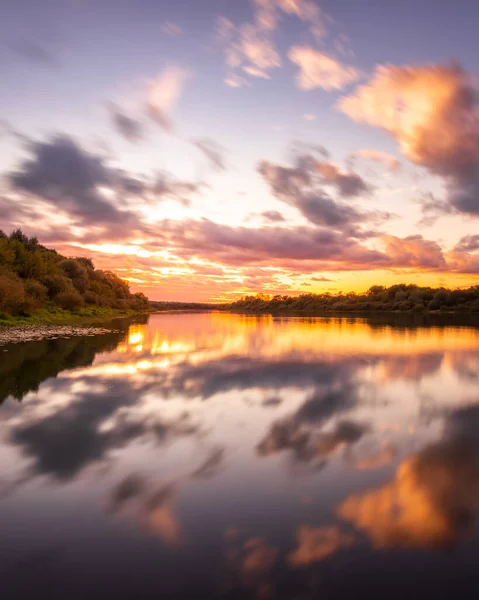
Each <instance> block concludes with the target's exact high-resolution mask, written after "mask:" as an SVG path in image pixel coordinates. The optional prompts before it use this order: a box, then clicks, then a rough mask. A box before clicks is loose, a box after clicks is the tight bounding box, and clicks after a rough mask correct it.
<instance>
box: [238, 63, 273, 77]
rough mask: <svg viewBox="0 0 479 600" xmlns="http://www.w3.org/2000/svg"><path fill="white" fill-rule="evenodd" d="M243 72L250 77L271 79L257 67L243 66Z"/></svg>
mask: <svg viewBox="0 0 479 600" xmlns="http://www.w3.org/2000/svg"><path fill="white" fill-rule="evenodd" d="M243 71H244V72H245V73H248V75H251V77H259V78H260V79H271V76H270V75H269V74H268V73H266V71H263V70H262V69H258V67H254V66H253V65H245V66H244V67H243Z"/></svg>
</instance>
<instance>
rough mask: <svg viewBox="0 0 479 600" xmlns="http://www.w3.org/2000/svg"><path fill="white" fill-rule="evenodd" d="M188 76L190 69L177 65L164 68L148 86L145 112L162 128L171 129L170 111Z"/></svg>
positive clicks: (168, 130) (170, 130) (169, 130)
mask: <svg viewBox="0 0 479 600" xmlns="http://www.w3.org/2000/svg"><path fill="white" fill-rule="evenodd" d="M189 77H190V71H188V70H187V69H184V68H182V67H178V66H172V67H168V68H166V69H165V70H164V71H162V73H160V75H159V76H158V78H157V79H156V80H155V81H152V82H150V84H149V87H148V99H147V105H146V109H147V114H148V115H149V116H150V118H151V119H153V120H154V121H155V122H156V123H157V124H158V125H159V126H160V127H161V128H162V129H164V130H165V131H167V132H170V133H171V132H172V131H173V124H172V121H171V116H170V113H171V111H172V110H173V109H174V108H175V106H176V104H177V102H178V100H179V98H180V96H181V94H182V92H183V88H184V86H185V83H186V81H187V79H188V78H189Z"/></svg>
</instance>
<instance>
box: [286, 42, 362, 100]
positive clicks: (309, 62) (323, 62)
mask: <svg viewBox="0 0 479 600" xmlns="http://www.w3.org/2000/svg"><path fill="white" fill-rule="evenodd" d="M288 57H289V59H290V60H291V61H292V62H294V63H296V64H297V65H298V66H299V68H300V71H299V73H298V75H297V77H296V83H297V86H298V87H299V89H301V90H313V89H315V88H322V89H323V90H341V89H343V88H344V87H346V86H347V85H348V84H349V83H352V82H353V81H356V79H358V77H359V73H358V71H357V70H356V69H354V68H353V67H350V66H346V65H343V64H341V63H340V62H339V61H337V60H336V59H334V58H332V57H331V56H328V55H327V54H324V53H323V52H319V51H318V50H315V49H314V48H309V47H307V46H293V47H292V48H291V49H290V51H289V54H288Z"/></svg>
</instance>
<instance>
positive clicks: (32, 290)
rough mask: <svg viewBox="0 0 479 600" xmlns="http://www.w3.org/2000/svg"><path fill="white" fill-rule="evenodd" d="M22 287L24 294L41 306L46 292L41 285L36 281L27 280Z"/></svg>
mask: <svg viewBox="0 0 479 600" xmlns="http://www.w3.org/2000/svg"><path fill="white" fill-rule="evenodd" d="M24 286H25V292H26V293H27V295H28V296H30V298H32V299H33V300H34V301H36V302H38V303H40V304H41V303H42V302H44V301H45V300H46V298H47V293H48V290H47V288H46V287H45V286H44V285H43V284H41V283H40V282H39V281H37V280H36V279H27V280H26V281H25V283H24Z"/></svg>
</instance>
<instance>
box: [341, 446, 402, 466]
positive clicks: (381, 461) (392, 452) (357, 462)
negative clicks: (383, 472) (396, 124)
mask: <svg viewBox="0 0 479 600" xmlns="http://www.w3.org/2000/svg"><path fill="white" fill-rule="evenodd" d="M396 456H397V450H396V448H395V447H394V446H392V445H391V444H386V445H385V446H384V447H383V448H381V450H379V451H378V452H376V453H374V454H370V455H368V456H364V457H362V458H352V459H350V461H349V462H351V464H352V465H353V466H354V467H355V468H356V469H359V470H360V471H367V470H369V469H379V468H380V467H384V466H385V465H388V464H389V463H390V462H391V461H392V460H394V458H396Z"/></svg>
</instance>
